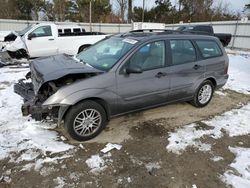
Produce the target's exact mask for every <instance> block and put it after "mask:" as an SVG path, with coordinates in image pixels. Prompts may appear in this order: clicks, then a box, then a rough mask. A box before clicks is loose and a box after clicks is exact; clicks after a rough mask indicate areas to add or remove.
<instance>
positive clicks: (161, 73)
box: [155, 72, 167, 78]
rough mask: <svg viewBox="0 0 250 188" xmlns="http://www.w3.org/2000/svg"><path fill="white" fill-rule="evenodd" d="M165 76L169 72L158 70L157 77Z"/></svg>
mask: <svg viewBox="0 0 250 188" xmlns="http://www.w3.org/2000/svg"><path fill="white" fill-rule="evenodd" d="M164 76H167V73H165V72H158V73H157V74H156V75H155V77H156V78H161V77H164Z"/></svg>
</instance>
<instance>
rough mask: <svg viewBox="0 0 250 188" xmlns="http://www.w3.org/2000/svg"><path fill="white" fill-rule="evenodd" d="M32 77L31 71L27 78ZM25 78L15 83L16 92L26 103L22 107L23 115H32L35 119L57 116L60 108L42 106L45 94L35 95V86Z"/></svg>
mask: <svg viewBox="0 0 250 188" xmlns="http://www.w3.org/2000/svg"><path fill="white" fill-rule="evenodd" d="M29 78H30V72H29V73H28V74H27V75H26V79H27V80H28V79H29ZM27 80H25V79H20V80H19V81H18V83H16V84H15V85H14V92H15V93H17V94H18V95H20V96H21V97H22V98H23V100H24V103H23V105H22V107H21V110H22V114H23V116H28V115H31V117H32V118H33V119H35V120H38V121H40V120H42V119H46V117H48V116H50V117H55V118H56V117H57V112H58V108H53V110H52V108H51V109H48V108H44V107H43V106H42V103H43V101H44V100H45V99H44V96H42V94H38V95H35V92H34V87H33V84H32V83H31V82H27Z"/></svg>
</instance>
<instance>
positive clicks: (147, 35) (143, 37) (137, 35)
mask: <svg viewBox="0 0 250 188" xmlns="http://www.w3.org/2000/svg"><path fill="white" fill-rule="evenodd" d="M114 36H116V37H120V38H129V39H134V40H137V41H141V42H143V41H148V40H151V39H152V40H153V39H172V38H175V39H176V38H177V39H178V38H180V39H209V40H217V38H216V37H214V36H209V35H202V34H195V33H189V32H179V31H176V30H163V31H160V30H158V31H153V32H144V31H143V30H136V31H130V32H127V33H122V34H117V35H114Z"/></svg>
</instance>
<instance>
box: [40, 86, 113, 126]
mask: <svg viewBox="0 0 250 188" xmlns="http://www.w3.org/2000/svg"><path fill="white" fill-rule="evenodd" d="M86 99H101V100H103V101H104V102H106V104H107V105H108V109H107V110H108V114H109V115H110V114H112V112H114V111H115V109H116V103H117V96H116V94H115V93H114V92H112V91H109V90H105V89H85V90H80V91H77V92H75V93H72V94H70V95H68V96H66V97H65V95H64V94H63V93H60V92H57V93H55V94H54V95H52V96H50V97H49V98H48V99H47V100H46V101H45V102H44V103H43V106H44V107H49V106H50V107H52V106H60V108H59V112H58V123H59V124H60V122H61V120H62V119H63V117H64V115H65V113H66V111H67V110H68V109H69V107H70V106H73V105H75V104H76V103H78V102H80V101H82V100H86Z"/></svg>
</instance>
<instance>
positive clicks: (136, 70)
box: [125, 66, 143, 74]
mask: <svg viewBox="0 0 250 188" xmlns="http://www.w3.org/2000/svg"><path fill="white" fill-rule="evenodd" d="M125 72H126V73H127V74H131V73H134V74H139V73H142V72H143V71H142V68H141V67H139V66H134V67H127V68H126V69H125Z"/></svg>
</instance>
